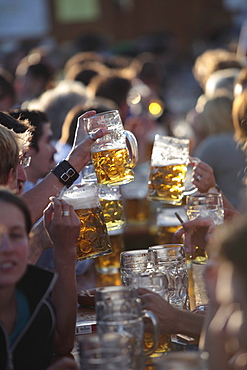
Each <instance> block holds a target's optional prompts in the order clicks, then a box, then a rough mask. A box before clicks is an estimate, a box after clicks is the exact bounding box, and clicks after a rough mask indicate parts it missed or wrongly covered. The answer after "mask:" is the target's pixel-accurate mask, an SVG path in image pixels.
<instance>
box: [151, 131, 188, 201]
mask: <svg viewBox="0 0 247 370" xmlns="http://www.w3.org/2000/svg"><path fill="white" fill-rule="evenodd" d="M188 164H189V140H188V139H178V138H174V137H170V136H161V135H159V134H157V135H155V139H154V145H153V150H152V156H151V169H150V177H149V182H148V186H149V189H148V199H150V200H159V201H162V202H164V203H168V204H174V205H181V204H182V198H183V196H184V191H185V180H186V172H187V166H188ZM191 190H192V189H191Z"/></svg>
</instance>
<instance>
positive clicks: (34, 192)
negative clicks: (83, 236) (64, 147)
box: [23, 149, 90, 223]
mask: <svg viewBox="0 0 247 370" xmlns="http://www.w3.org/2000/svg"><path fill="white" fill-rule="evenodd" d="M89 159H90V155H89V154H88V152H85V153H84V154H83V155H78V153H77V149H75V151H74V152H72V153H71V154H69V155H68V157H67V161H68V162H69V163H70V164H71V166H72V167H73V168H74V169H75V170H76V171H77V172H78V173H79V172H80V171H81V170H82V169H83V168H84V167H85V165H86V164H87V163H88V161H89ZM63 187H64V185H63V184H62V182H61V181H60V180H59V179H58V178H57V177H56V176H55V175H54V174H53V173H52V172H50V173H49V174H48V175H47V176H46V177H45V178H44V179H43V180H42V181H41V182H39V183H38V184H37V185H35V187H33V188H32V189H30V190H29V191H27V192H26V193H24V194H23V199H24V201H25V202H26V203H27V205H28V207H29V210H30V213H31V217H32V221H33V223H35V222H37V221H38V219H39V218H40V217H42V213H43V210H44V209H45V208H46V206H47V205H48V203H49V198H50V197H51V196H54V197H58V196H59V194H60V193H61V190H62V189H63Z"/></svg>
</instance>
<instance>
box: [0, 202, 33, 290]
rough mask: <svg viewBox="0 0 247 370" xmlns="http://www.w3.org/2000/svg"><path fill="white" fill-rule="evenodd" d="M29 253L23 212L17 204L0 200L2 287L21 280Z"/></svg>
mask: <svg viewBox="0 0 247 370" xmlns="http://www.w3.org/2000/svg"><path fill="white" fill-rule="evenodd" d="M28 253H29V244H28V235H27V232H26V224H25V218H24V215H23V213H22V212H21V210H20V209H19V208H18V207H17V206H15V205H13V204H11V203H7V202H3V201H0V289H1V288H6V287H9V286H12V285H15V284H16V283H17V282H18V281H19V280H20V278H21V277H22V275H23V274H24V272H25V270H26V267H27V261H28Z"/></svg>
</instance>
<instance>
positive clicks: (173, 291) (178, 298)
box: [148, 244, 188, 309]
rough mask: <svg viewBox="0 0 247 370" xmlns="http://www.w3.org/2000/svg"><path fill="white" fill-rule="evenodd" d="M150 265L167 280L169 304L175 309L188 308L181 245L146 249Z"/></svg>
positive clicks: (186, 277)
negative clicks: (164, 275)
mask: <svg viewBox="0 0 247 370" xmlns="http://www.w3.org/2000/svg"><path fill="white" fill-rule="evenodd" d="M148 258H149V261H150V264H151V265H153V268H154V270H155V271H157V272H163V273H164V274H166V276H167V278H168V291H169V293H168V296H169V303H170V304H171V305H172V306H174V307H177V308H180V309H186V308H187V307H188V272H187V266H186V258H185V248H184V246H183V245H182V244H164V245H155V246H151V247H149V248H148Z"/></svg>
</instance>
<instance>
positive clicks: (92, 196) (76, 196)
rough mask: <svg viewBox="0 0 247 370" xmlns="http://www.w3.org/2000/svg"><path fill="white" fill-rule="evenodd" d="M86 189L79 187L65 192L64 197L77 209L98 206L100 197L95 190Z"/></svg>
mask: <svg viewBox="0 0 247 370" xmlns="http://www.w3.org/2000/svg"><path fill="white" fill-rule="evenodd" d="M88 190H89V189H87V190H86V191H85V190H84V189H78V190H75V191H73V192H72V191H68V192H65V193H64V195H63V199H64V200H65V201H66V202H67V203H69V204H70V205H71V206H73V208H74V209H75V210H77V209H85V208H96V207H98V206H99V198H98V196H97V193H95V191H91V192H90V191H88Z"/></svg>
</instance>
